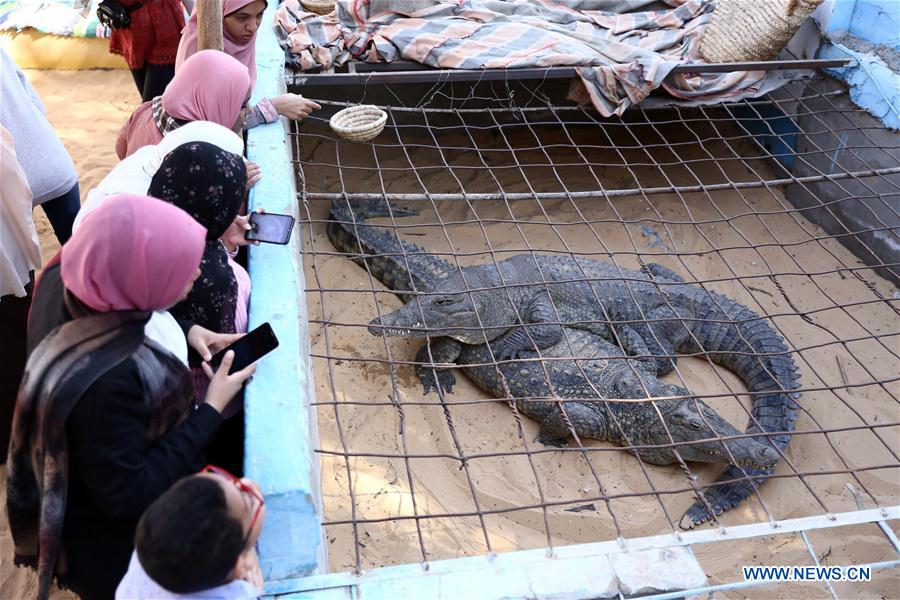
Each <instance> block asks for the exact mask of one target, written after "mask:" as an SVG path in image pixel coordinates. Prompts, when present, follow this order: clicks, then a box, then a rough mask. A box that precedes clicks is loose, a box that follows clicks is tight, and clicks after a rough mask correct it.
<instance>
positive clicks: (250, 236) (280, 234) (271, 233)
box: [244, 212, 294, 244]
mask: <svg viewBox="0 0 900 600" xmlns="http://www.w3.org/2000/svg"><path fill="white" fill-rule="evenodd" d="M293 228H294V217H292V216H291V215H279V214H277V213H261V212H252V213H250V229H249V230H248V231H247V232H246V233H245V234H244V237H245V238H246V239H247V240H249V241H251V242H267V243H270V244H287V243H288V241H289V240H290V239H291V230H293Z"/></svg>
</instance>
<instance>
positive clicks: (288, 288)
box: [245, 2, 326, 581]
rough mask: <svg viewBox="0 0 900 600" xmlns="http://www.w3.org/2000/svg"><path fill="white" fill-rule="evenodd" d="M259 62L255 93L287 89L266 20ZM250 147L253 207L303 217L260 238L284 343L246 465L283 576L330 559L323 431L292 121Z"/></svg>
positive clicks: (256, 274)
mask: <svg viewBox="0 0 900 600" xmlns="http://www.w3.org/2000/svg"><path fill="white" fill-rule="evenodd" d="M276 5H277V2H270V3H269V6H268V8H267V9H266V13H265V16H264V17H263V19H264V22H265V23H273V22H274V17H275V9H276V8H277V6H276ZM256 63H257V83H256V89H255V90H254V91H253V98H252V101H253V102H257V101H259V99H260V98H264V97H272V96H276V95H278V94H281V93H284V76H283V75H284V51H283V50H282V49H281V48H280V47H279V45H278V42H277V41H276V39H275V33H274V31H273V29H272V27H261V28H260V33H259V35H258V39H257V54H256ZM247 156H248V158H249V159H250V160H253V161H255V162H256V163H258V164H259V165H260V166H261V167H262V179H261V180H260V181H259V183H257V184H256V185H255V186H254V188H253V190H252V191H251V194H250V208H251V210H255V209H256V208H259V207H263V208H265V209H266V210H267V211H268V212H275V213H283V214H290V215H293V216H294V218H295V219H297V222H298V226H296V227H294V233H293V236H292V238H291V241H290V243H289V244H287V245H285V246H278V245H274V244H262V245H260V246H258V247H253V246H251V247H250V278H251V280H252V283H253V289H252V293H251V301H250V327H251V328H253V327H256V326H257V325H259V324H261V323H264V322H266V321H268V322H270V323H271V324H272V328H273V329H274V331H275V334H276V336H277V337H278V340H279V347H278V349H277V350H275V351H274V352H272V353H271V354H270V355H268V356H266V357H265V358H264V359H263V360H261V361H260V362H259V366H258V368H257V372H256V375H255V376H254V378H253V382H252V383H251V384H250V385H249V386H248V387H247V393H246V396H245V411H246V433H245V471H246V473H247V475H248V477H251V478H253V479H255V480H256V481H257V482H259V484H260V485H261V486H262V489H263V493H264V494H265V497H266V507H267V511H268V516H267V518H266V521H265V525H264V527H263V532H262V536H261V538H260V546H259V548H260V559H261V563H262V568H263V575H264V576H265V578H266V580H267V581H273V580H279V579H285V578H290V577H302V576H306V575H312V574H315V573H319V572H321V570H320V565H324V564H326V563H325V560H324V546H323V544H322V528H321V526H320V518H319V515H320V507H321V486H320V484H319V473H318V470H319V469H318V458H317V457H316V455H315V454H314V453H313V451H312V449H313V447H314V446H315V444H316V441H317V439H318V432H317V429H316V419H315V413H314V411H313V410H312V409H311V407H310V404H309V403H310V398H312V390H313V385H312V375H311V373H312V371H311V370H310V368H309V364H308V360H309V337H308V330H307V326H306V295H305V284H304V279H303V271H302V269H301V266H300V249H301V246H302V239H301V236H300V229H301V228H300V226H299V221H300V219H299V217H300V215H299V214H298V213H299V210H298V203H297V197H296V190H295V185H294V172H293V167H292V165H291V162H290V156H291V153H290V147H289V145H288V142H287V138H286V135H285V129H284V124H283V123H282V122H281V121H279V122H276V123H271V124H268V125H262V126H259V127H256V128H254V129H251V130H250V132H249V134H248V141H247Z"/></svg>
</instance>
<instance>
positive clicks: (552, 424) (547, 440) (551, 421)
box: [537, 402, 607, 447]
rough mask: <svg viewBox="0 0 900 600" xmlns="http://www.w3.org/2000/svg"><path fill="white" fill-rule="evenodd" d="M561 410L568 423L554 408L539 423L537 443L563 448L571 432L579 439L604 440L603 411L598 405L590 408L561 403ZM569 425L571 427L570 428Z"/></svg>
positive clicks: (604, 424)
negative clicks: (564, 413)
mask: <svg viewBox="0 0 900 600" xmlns="http://www.w3.org/2000/svg"><path fill="white" fill-rule="evenodd" d="M563 410H565V411H566V416H568V418H569V419H568V423H567V422H566V418H565V417H564V416H563V414H562V411H561V410H560V409H559V408H558V407H556V408H554V410H553V411H552V412H551V413H550V414H549V415H547V416H546V417H545V418H544V420H543V421H541V429H540V432H539V433H538V437H537V441H538V442H540V443H542V444H546V445H548V446H557V447H560V446H564V445H565V444H566V440H568V439H569V438H570V437H572V430H573V429H574V431H575V433H577V434H578V437H579V438H592V439H595V440H606V439H607V436H606V429H607V428H606V418H605V417H604V416H603V414H604V413H605V409H604V408H602V407H601V406H600V405H599V404H598V405H597V406H596V407H591V406H588V405H586V404H583V403H579V402H565V403H563ZM570 424H571V426H570Z"/></svg>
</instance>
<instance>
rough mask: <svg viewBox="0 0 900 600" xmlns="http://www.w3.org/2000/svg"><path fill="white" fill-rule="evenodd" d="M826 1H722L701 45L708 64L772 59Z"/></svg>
mask: <svg viewBox="0 0 900 600" xmlns="http://www.w3.org/2000/svg"><path fill="white" fill-rule="evenodd" d="M821 2H822V0H718V1H717V2H716V9H715V10H714V11H713V14H712V16H711V17H710V19H709V25H707V27H706V32H705V33H704V34H703V39H702V40H701V42H700V54H701V55H702V56H703V58H704V60H706V62H711V63H717V62H742V61H753V60H769V59H772V58H775V56H776V55H777V54H778V53H779V52H780V51H781V49H782V48H784V47H785V46H786V45H787V43H788V41H789V40H790V39H791V37H793V35H794V34H795V33H796V32H797V29H798V28H799V27H800V25H801V24H802V23H803V21H804V20H806V17H808V16H809V14H810V13H811V12H812V11H814V10H815V9H816V7H817V6H818V5H819V4H821Z"/></svg>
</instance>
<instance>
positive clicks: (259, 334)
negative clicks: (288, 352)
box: [209, 323, 278, 375]
mask: <svg viewBox="0 0 900 600" xmlns="http://www.w3.org/2000/svg"><path fill="white" fill-rule="evenodd" d="M277 347H278V338H276V337H275V332H274V331H272V326H271V325H269V324H268V323H263V324H262V325H260V326H259V327H257V328H256V329H254V330H253V331H251V332H250V333H248V334H247V335H245V336H244V337H242V338H241V339H239V340H238V341H236V342H235V343H233V344H231V345H230V346H228V347H227V348H225V349H224V350H222V351H221V352H218V353H217V354H216V355H215V356H213V357H212V360H210V361H209V363H210V364H211V365H212V367H213V371H215V370H216V369H218V368H219V365H220V364H221V362H222V358H223V357H224V356H225V353H226V352H228V351H229V350H233V351H234V362H233V363H231V370H230V371H229V372H228V374H229V375H230V374H232V373H234V372H235V371H240V370H241V369H245V368H247V367H249V366H250V365H252V364H253V363H255V362H256V361H258V360H259V359H260V358H262V357H263V356H265V355H266V354H268V353H269V352H271V351H272V350H274V349H275V348H277Z"/></svg>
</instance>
